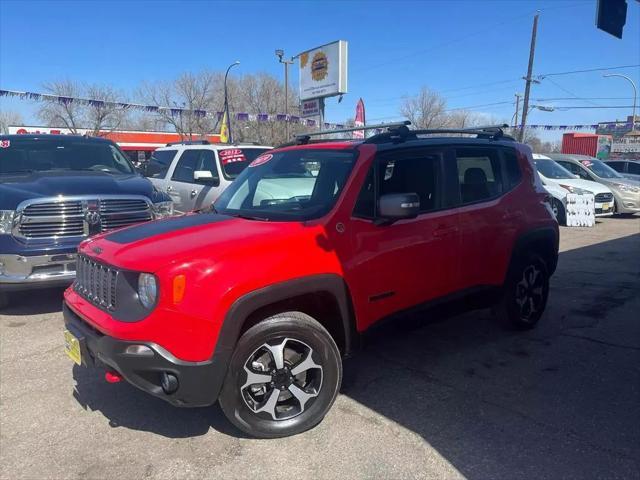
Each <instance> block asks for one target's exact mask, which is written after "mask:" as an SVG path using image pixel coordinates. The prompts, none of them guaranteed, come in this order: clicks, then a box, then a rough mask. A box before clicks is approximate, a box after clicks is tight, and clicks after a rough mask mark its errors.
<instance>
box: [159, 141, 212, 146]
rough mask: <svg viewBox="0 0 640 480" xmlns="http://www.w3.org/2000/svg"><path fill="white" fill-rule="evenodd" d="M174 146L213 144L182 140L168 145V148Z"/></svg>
mask: <svg viewBox="0 0 640 480" xmlns="http://www.w3.org/2000/svg"><path fill="white" fill-rule="evenodd" d="M172 145H211V142H209V140H181V141H179V142H169V143H167V147H170V146H172Z"/></svg>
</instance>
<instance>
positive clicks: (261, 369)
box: [219, 312, 342, 438]
mask: <svg viewBox="0 0 640 480" xmlns="http://www.w3.org/2000/svg"><path fill="white" fill-rule="evenodd" d="M341 382H342V362H341V359H340V352H339V350H338V347H337V345H336V343H335V341H334V340H333V338H332V337H331V335H330V334H329V332H328V331H327V330H326V329H325V328H324V327H323V326H322V325H321V324H320V323H318V322H317V321H316V320H314V319H313V318H311V317H310V316H309V315H306V314H304V313H301V312H286V313H281V314H278V315H274V316H272V317H269V318H267V319H265V320H263V321H262V322H260V323H258V324H257V325H254V326H253V327H251V328H250V329H249V330H247V331H246V332H245V333H244V334H243V335H242V337H240V340H238V344H237V345H236V348H235V350H234V352H233V355H232V357H231V362H230V364H229V370H228V372H227V376H226V378H225V381H224V385H223V387H222V392H221V394H220V397H219V402H220V407H221V408H222V411H223V412H224V414H225V415H226V417H227V418H228V419H229V421H231V423H233V424H234V425H235V426H236V427H238V428H239V429H240V430H242V431H243V432H245V433H247V434H249V435H251V436H254V437H260V438H277V437H286V436H289V435H296V434H298V433H301V432H304V431H306V430H308V429H310V428H312V427H314V426H315V425H317V424H318V423H320V421H321V420H322V419H323V418H324V416H325V415H326V413H327V412H328V411H329V409H330V408H331V405H333V402H334V401H335V399H336V396H337V395H338V391H339V390H340V384H341Z"/></svg>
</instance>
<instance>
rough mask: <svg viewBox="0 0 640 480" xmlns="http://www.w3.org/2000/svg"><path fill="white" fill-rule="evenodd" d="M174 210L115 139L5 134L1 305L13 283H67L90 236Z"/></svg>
mask: <svg viewBox="0 0 640 480" xmlns="http://www.w3.org/2000/svg"><path fill="white" fill-rule="evenodd" d="M172 213H173V204H172V203H171V198H170V197H169V196H168V195H167V194H166V193H163V192H160V191H158V190H156V189H155V188H154V186H153V185H152V184H151V182H150V181H149V180H147V179H146V178H144V177H143V176H142V175H140V174H138V173H137V172H136V171H135V169H134V168H133V166H132V165H131V162H130V161H129V160H128V158H127V157H126V155H124V154H123V153H122V151H121V150H120V149H119V148H118V146H117V145H116V144H115V143H113V142H112V141H109V140H106V139H103V138H95V137H79V136H70V135H4V136H0V308H2V307H3V306H6V305H7V303H8V301H9V293H8V292H10V291H15V290H24V289H31V288H36V287H46V286H58V285H65V284H70V283H71V282H72V281H73V279H74V278H75V265H76V261H75V258H76V248H77V246H78V244H79V243H80V241H82V240H83V239H85V238H87V237H88V236H91V235H94V234H96V233H99V232H102V231H105V230H109V229H112V228H119V227H124V226H127V225H132V224H134V223H138V222H144V221H147V220H152V219H155V218H161V217H164V216H168V215H171V214H172Z"/></svg>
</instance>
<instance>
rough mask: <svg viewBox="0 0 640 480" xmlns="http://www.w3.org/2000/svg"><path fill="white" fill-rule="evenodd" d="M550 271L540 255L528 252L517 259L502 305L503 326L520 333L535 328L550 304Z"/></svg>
mask: <svg viewBox="0 0 640 480" xmlns="http://www.w3.org/2000/svg"><path fill="white" fill-rule="evenodd" d="M548 297H549V270H548V268H547V264H546V262H545V261H544V260H543V259H542V257H540V256H539V255H537V254H533V253H528V254H525V255H523V256H521V257H519V258H517V259H516V260H515V263H514V264H513V265H512V267H511V268H510V269H509V273H508V275H507V280H506V281H505V284H504V287H503V295H502V300H501V302H500V304H499V305H498V310H497V311H498V316H499V317H500V320H501V321H502V323H503V324H504V325H506V326H508V327H511V328H515V329H517V330H529V329H532V328H534V327H535V326H536V325H537V323H538V321H539V320H540V318H541V317H542V314H543V313H544V309H545V307H546V305H547V299H548Z"/></svg>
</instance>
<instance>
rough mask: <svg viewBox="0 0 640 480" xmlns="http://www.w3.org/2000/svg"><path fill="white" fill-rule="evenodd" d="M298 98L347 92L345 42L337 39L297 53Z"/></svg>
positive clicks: (328, 95)
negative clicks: (298, 73)
mask: <svg viewBox="0 0 640 480" xmlns="http://www.w3.org/2000/svg"><path fill="white" fill-rule="evenodd" d="M298 65H299V72H300V75H299V78H300V100H302V101H303V100H308V99H311V98H324V97H332V96H334V95H342V94H343V93H347V42H346V41H345V40H338V41H337V42H333V43H329V44H327V45H323V46H321V47H317V48H314V49H312V50H307V51H306V52H302V53H301V54H299V55H298Z"/></svg>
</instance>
